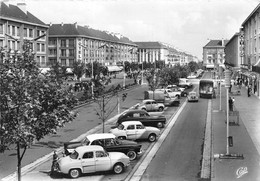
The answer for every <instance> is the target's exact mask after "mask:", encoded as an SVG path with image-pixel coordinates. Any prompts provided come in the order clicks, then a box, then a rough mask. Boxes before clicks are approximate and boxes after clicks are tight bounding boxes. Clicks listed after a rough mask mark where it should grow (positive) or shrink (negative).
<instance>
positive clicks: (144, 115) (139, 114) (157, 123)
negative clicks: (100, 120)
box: [116, 109, 166, 128]
mask: <svg viewBox="0 0 260 181" xmlns="http://www.w3.org/2000/svg"><path fill="white" fill-rule="evenodd" d="M125 121H140V122H141V123H142V124H143V125H144V126H153V127H158V128H162V127H164V125H165V124H166V117H165V116H163V115H159V116H151V115H150V114H149V113H148V112H147V111H145V110H138V109H135V110H129V111H126V112H124V113H123V114H121V115H120V116H119V117H118V120H117V122H116V124H117V125H119V124H120V123H122V122H125Z"/></svg>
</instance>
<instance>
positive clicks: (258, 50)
mask: <svg viewBox="0 0 260 181" xmlns="http://www.w3.org/2000/svg"><path fill="white" fill-rule="evenodd" d="M241 26H242V27H241V31H240V34H241V48H242V50H243V52H241V53H242V59H243V60H242V68H243V69H244V70H247V71H246V72H244V73H243V75H244V76H245V78H247V79H248V83H249V85H251V86H252V90H253V92H254V93H255V94H256V95H257V96H258V97H260V91H259V89H260V4H259V5H258V6H257V7H256V8H255V9H254V10H253V11H252V12H251V13H250V15H249V16H248V17H247V18H246V20H245V21H244V22H243V23H242V25H241Z"/></svg>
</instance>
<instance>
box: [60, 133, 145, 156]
mask: <svg viewBox="0 0 260 181" xmlns="http://www.w3.org/2000/svg"><path fill="white" fill-rule="evenodd" d="M82 145H99V146H102V147H103V148H104V149H105V150H106V151H108V152H114V151H116V152H122V153H124V154H126V155H127V156H128V157H129V158H130V160H134V159H136V158H137V155H140V154H141V153H142V150H141V148H142V145H141V144H138V143H136V142H135V141H129V140H120V139H117V138H116V136H115V135H113V134H112V133H97V134H91V135H88V136H86V137H85V138H84V139H83V140H82V141H81V142H66V143H64V151H65V154H66V155H69V154H71V153H72V152H73V151H74V149H75V148H77V147H78V146H82Z"/></svg>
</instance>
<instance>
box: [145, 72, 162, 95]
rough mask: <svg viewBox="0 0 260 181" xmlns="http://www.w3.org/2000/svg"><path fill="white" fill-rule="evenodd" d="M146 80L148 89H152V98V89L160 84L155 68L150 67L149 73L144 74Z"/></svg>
mask: <svg viewBox="0 0 260 181" xmlns="http://www.w3.org/2000/svg"><path fill="white" fill-rule="evenodd" d="M146 80H147V82H148V85H149V87H150V89H151V90H152V91H153V98H154V91H155V89H157V88H158V87H159V84H160V77H159V74H157V72H156V70H155V69H152V70H151V71H150V74H148V75H146Z"/></svg>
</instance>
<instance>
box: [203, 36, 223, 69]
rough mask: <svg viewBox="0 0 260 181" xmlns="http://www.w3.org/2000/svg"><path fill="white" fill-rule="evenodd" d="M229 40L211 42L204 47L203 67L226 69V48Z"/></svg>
mask: <svg viewBox="0 0 260 181" xmlns="http://www.w3.org/2000/svg"><path fill="white" fill-rule="evenodd" d="M227 42H228V40H210V41H209V42H208V43H207V44H206V45H205V46H204V47H203V65H204V66H205V67H206V68H207V69H214V68H217V67H218V66H220V67H224V62H225V59H224V57H225V53H224V48H225V45H226V43H227Z"/></svg>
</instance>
